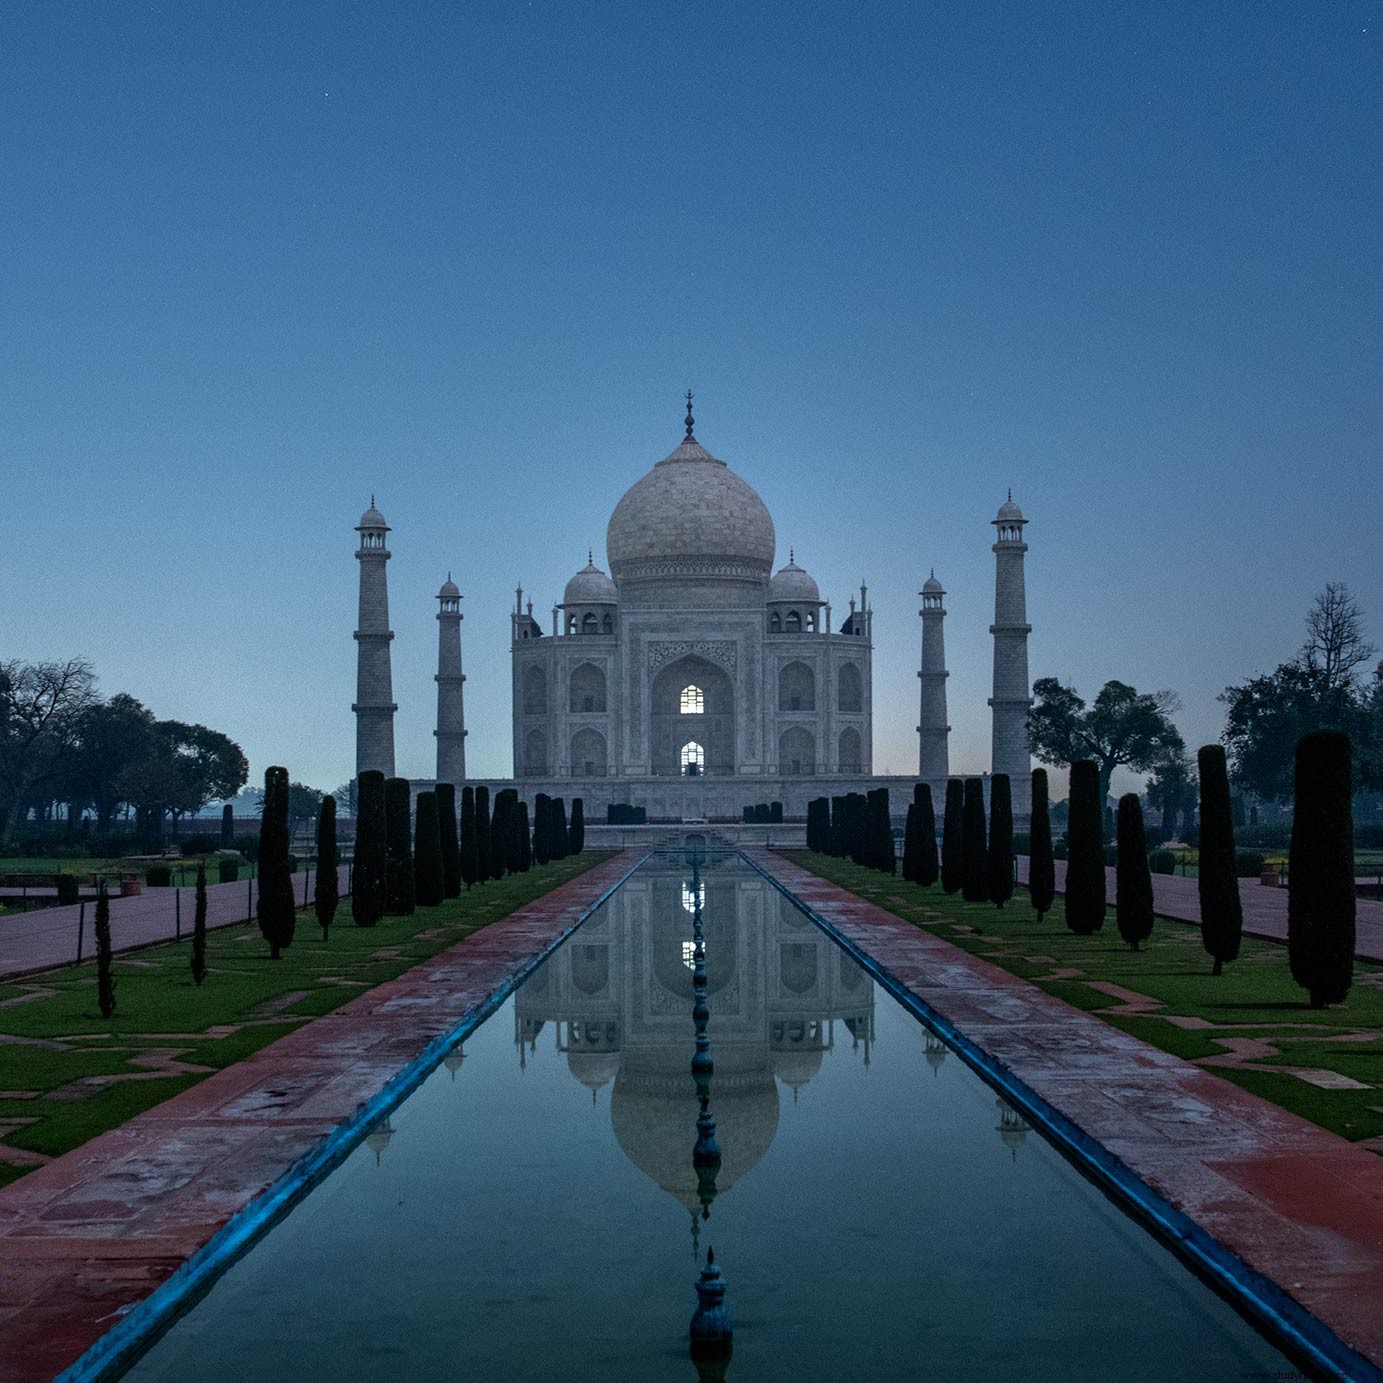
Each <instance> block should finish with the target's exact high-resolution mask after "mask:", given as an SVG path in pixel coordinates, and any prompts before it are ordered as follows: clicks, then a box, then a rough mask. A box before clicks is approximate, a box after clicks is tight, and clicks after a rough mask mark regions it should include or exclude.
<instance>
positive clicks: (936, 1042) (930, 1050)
mask: <svg viewBox="0 0 1383 1383" xmlns="http://www.w3.org/2000/svg"><path fill="white" fill-rule="evenodd" d="M946 1052H947V1047H946V1044H945V1043H944V1042H943V1041H942V1040H941V1039H940V1038H939V1037H937V1036H936V1035H935V1034H934V1033H930V1032H929V1033H928V1034H927V1043H926V1056H927V1065H928V1066H930V1067H931V1068H932V1075H934V1076H936V1075H940V1073H941V1063H942V1062H943V1061H945V1060H946Z"/></svg>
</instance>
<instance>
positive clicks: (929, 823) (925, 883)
mask: <svg viewBox="0 0 1383 1383" xmlns="http://www.w3.org/2000/svg"><path fill="white" fill-rule="evenodd" d="M912 800H913V806H915V807H916V808H917V877H916V880H915V882H916V883H917V884H918V885H919V886H921V887H922V888H930V887H931V886H932V885H933V884H934V883H936V881H937V878H938V877H939V875H940V872H941V869H940V862H939V860H938V859H937V853H936V812H935V810H934V809H933V807H932V790H931V788H930V787H929V786H928V785H927V784H926V783H918V784H917V785H916V786H915V787H914V788H913V790H912Z"/></svg>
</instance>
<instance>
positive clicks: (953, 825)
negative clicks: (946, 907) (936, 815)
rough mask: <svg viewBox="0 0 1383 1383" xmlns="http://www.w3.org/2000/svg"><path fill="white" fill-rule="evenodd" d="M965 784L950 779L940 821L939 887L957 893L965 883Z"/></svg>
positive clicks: (957, 779) (955, 779) (956, 779)
mask: <svg viewBox="0 0 1383 1383" xmlns="http://www.w3.org/2000/svg"><path fill="white" fill-rule="evenodd" d="M964 837H965V783H964V782H963V781H962V780H961V779H959V778H952V779H950V780H949V781H948V782H947V784H946V814H945V816H944V817H943V818H942V821H941V887H942V888H944V889H945V890H946V892H947V893H957V892H959V891H960V888H961V886H962V885H963V884H964V883H965V860H964V854H963V841H964Z"/></svg>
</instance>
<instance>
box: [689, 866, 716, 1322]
mask: <svg viewBox="0 0 1383 1383" xmlns="http://www.w3.org/2000/svg"><path fill="white" fill-rule="evenodd" d="M691 894H692V899H693V901H694V909H693V912H692V937H693V941H694V949H693V952H692V995H693V999H692V1023H693V1025H694V1026H695V1028H696V1054H695V1055H694V1056H693V1057H692V1063H691V1072H692V1079H693V1080H694V1081H695V1082H696V1098H697V1104H698V1106H699V1109H698V1112H697V1115H696V1142H695V1144H693V1146H692V1167H693V1169H694V1170H695V1172H696V1197H697V1200H699V1201H700V1202H701V1218H702V1219H703V1220H709V1219H710V1218H711V1205H712V1203H713V1202H714V1200H715V1198H716V1173H717V1172H719V1171H720V1163H721V1154H720V1144H719V1143H717V1142H716V1121H715V1119H714V1118H712V1116H711V1075H712V1073H713V1072H714V1071H715V1062H714V1061H712V1060H711V1041H710V1038H709V1037H708V1036H707V1034H706V1026H707V1024H708V1023H709V1022H710V1019H711V1010H710V1006H709V1005H708V1004H707V1002H706V933H705V931H704V930H703V928H702V925H701V899H702V896H703V893H702V888H701V875H700V871H699V870H698V868H697V861H696V859H695V857H693V859H692V884H691ZM698 1230H699V1226H698V1225H697V1223H696V1216H695V1214H693V1215H692V1252H693V1253H695V1252H696V1251H697V1246H698V1244H699V1242H700V1240H699V1236H698ZM694 1333H695V1330H694V1329H693V1334H694Z"/></svg>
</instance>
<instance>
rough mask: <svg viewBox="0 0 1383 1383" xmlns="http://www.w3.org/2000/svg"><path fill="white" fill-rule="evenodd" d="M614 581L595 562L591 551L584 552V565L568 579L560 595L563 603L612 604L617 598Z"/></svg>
mask: <svg viewBox="0 0 1383 1383" xmlns="http://www.w3.org/2000/svg"><path fill="white" fill-rule="evenodd" d="M618 598H619V597H618V595H617V594H616V592H615V583H614V582H613V581H611V580H610V578H609V577H608V576H606V574H605V573H604V572H603V571H601V569H600V568H599V567H598V566H596V564H595V556H594V554H593V553H590V552H588V553H587V554H586V565H585V566H584V567H582V568H581V570H580V571H579V572H577V573H576V575H575V576H573V577H572V579H571V580H570V581H568V582H567V589H566V591H565V592H564V593H563V595H562V603H563V604H564V605H613V604H615V602H616V601H617V600H618Z"/></svg>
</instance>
